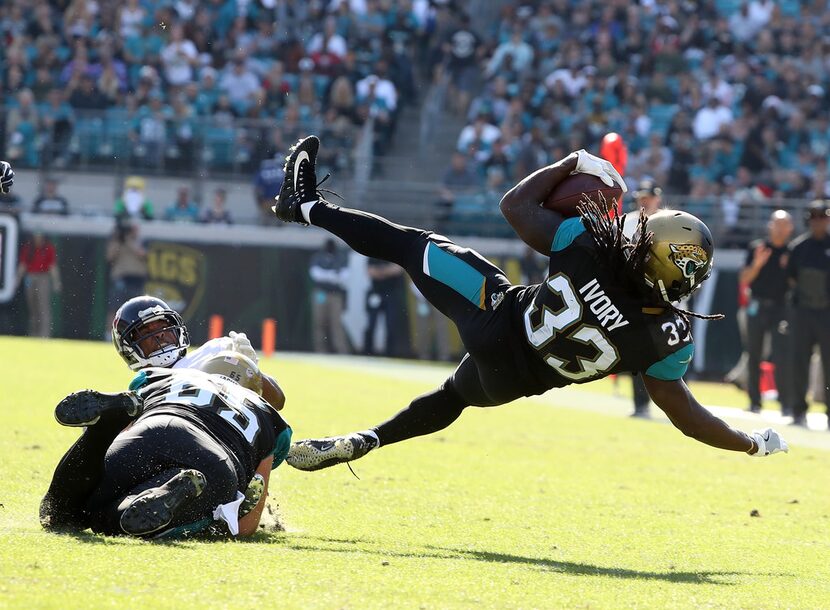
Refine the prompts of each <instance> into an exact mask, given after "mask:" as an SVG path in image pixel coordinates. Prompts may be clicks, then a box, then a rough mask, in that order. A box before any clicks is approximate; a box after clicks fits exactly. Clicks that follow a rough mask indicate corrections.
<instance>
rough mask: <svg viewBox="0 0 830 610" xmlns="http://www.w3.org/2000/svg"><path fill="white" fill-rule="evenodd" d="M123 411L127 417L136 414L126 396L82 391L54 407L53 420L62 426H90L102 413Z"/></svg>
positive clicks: (129, 399)
mask: <svg viewBox="0 0 830 610" xmlns="http://www.w3.org/2000/svg"><path fill="white" fill-rule="evenodd" d="M109 411H123V412H125V413H127V414H128V415H135V413H136V412H137V405H136V402H135V401H134V400H133V399H132V398H130V396H129V395H128V394H125V393H124V392H120V393H118V394H106V393H104V392H96V391H95V390H82V391H80V392H75V393H74V394H70V395H69V396H67V397H66V398H64V399H63V400H62V401H60V402H59V403H58V406H56V407H55V419H56V420H57V421H58V423H59V424H61V425H62V426H73V427H75V426H91V425H93V424H95V423H96V422H97V421H98V420H99V419H101V416H102V415H103V414H104V413H107V412H109Z"/></svg>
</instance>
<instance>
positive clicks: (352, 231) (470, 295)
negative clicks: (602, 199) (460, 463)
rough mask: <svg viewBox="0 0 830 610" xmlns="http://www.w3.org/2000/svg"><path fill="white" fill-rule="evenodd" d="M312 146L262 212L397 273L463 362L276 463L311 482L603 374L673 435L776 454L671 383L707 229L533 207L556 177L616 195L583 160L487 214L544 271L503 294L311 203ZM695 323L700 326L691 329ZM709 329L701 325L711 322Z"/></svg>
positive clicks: (683, 356)
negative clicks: (363, 422) (329, 470)
mask: <svg viewBox="0 0 830 610" xmlns="http://www.w3.org/2000/svg"><path fill="white" fill-rule="evenodd" d="M319 145H320V142H319V140H318V139H317V138H316V137H315V136H309V137H307V138H305V139H302V140H300V141H299V142H298V143H297V144H296V145H295V146H294V147H292V149H291V152H290V154H289V156H288V157H287V159H286V164H285V180H284V182H283V186H282V190H281V191H280V194H279V195H278V197H277V201H276V205H275V206H274V207H273V211H274V213H275V214H276V216H277V217H278V218H279V219H281V220H283V221H287V222H295V223H300V224H305V225H308V224H313V225H314V226H317V227H321V228H323V229H326V230H327V231H329V232H330V233H332V234H334V235H336V236H337V237H339V238H340V239H342V240H343V241H345V242H346V243H347V244H349V246H351V248H352V249H353V250H355V251H356V252H359V253H360V254H363V255H364V256H368V257H374V258H379V259H383V260H386V261H390V262H392V263H396V264H398V265H400V266H401V267H403V268H404V269H405V270H406V271H407V272H408V273H409V275H410V277H411V278H412V280H413V282H414V283H415V285H416V286H417V287H418V289H419V290H420V291H421V292H422V293H423V294H424V295H425V296H426V298H427V299H428V300H429V301H430V302H431V303H432V304H433V305H434V306H435V307H436V308H438V310H440V311H441V312H442V313H443V314H444V315H446V316H447V317H448V318H450V319H451V320H452V321H453V322H454V323H455V325H456V327H457V328H458V331H459V334H460V336H461V340H462V341H463V343H464V346H465V348H466V349H467V354H466V355H465V356H464V358H463V359H462V360H461V363H460V364H459V365H458V367H457V368H456V370H455V372H453V374H452V375H451V376H450V377H449V379H447V380H446V381H445V382H444V383H443V384H442V385H441V386H440V387H439V388H438V389H436V390H434V391H432V392H429V393H427V394H424V395H422V396H419V397H417V398H415V399H414V400H413V401H412V402H411V403H410V404H409V406H408V407H406V408H405V409H403V410H402V411H400V412H399V413H398V414H397V415H395V416H394V417H392V418H391V419H389V420H388V421H386V422H384V423H382V424H380V425H378V426H375V427H374V428H371V429H369V430H365V431H361V432H354V433H351V434H347V435H344V436H336V437H332V438H321V439H308V440H302V441H299V442H297V443H294V444H293V445H292V447H291V449H290V450H289V454H288V458H287V459H286V461H287V462H288V463H289V464H290V465H291V466H293V467H295V468H298V469H301V470H318V469H320V468H326V467H329V466H332V465H334V464H338V463H341V462H349V461H352V460H355V459H358V458H360V457H362V456H364V455H366V453H368V452H369V451H371V450H373V449H377V448H378V447H380V446H383V445H388V444H392V443H397V442H400V441H403V440H406V439H409V438H412V437H415V436H421V435H424V434H431V433H433V432H437V431H438V430H442V429H444V428H446V427H447V426H449V425H450V424H452V422H454V421H455V420H456V419H457V418H458V417H459V416H460V415H461V412H462V411H463V410H464V409H465V408H467V407H468V406H477V407H492V406H497V405H502V404H505V403H508V402H510V401H512V400H515V399H517V398H521V397H522V396H533V395H537V394H542V393H544V392H546V391H547V390H549V389H551V388H558V387H563V386H566V385H569V384H572V383H586V382H588V381H592V380H595V379H600V378H602V377H605V376H607V375H610V374H611V373H620V372H637V373H640V374H642V375H643V376H644V379H645V384H646V387H647V389H648V392H649V394H650V395H651V398H652V400H654V402H655V403H656V404H657V405H658V406H659V407H660V408H661V409H662V410H663V411H665V413H666V414H667V415H668V417H669V419H670V420H671V422H672V423H673V424H674V425H675V426H676V427H677V428H678V429H679V430H680V431H681V432H683V433H684V434H685V435H687V436H690V437H692V438H694V439H696V440H698V441H700V442H702V443H706V444H707V445H711V446H713V447H718V448H720V449H727V450H730V451H743V452H746V453H748V454H749V455H754V456H764V455H770V454H773V453H777V452H779V451H787V443H786V442H785V441H784V439H783V438H781V436H780V435H779V434H778V433H777V432H775V431H774V430H772V429H766V430H764V431H755V432H753V433H752V434H746V433H744V432H742V431H740V430H736V429H734V428H732V427H730V426H729V425H728V424H727V423H726V422H724V421H723V420H721V419H719V418H717V417H715V416H714V415H712V414H711V413H710V412H709V411H708V410H706V409H705V408H704V407H702V406H701V405H700V404H699V403H698V401H697V400H695V398H694V397H693V396H692V394H691V392H690V391H689V389H688V387H686V384H685V383H684V381H683V375H684V374H685V372H686V369H687V367H688V365H689V362H691V360H692V356H693V354H694V344H693V341H692V336H691V333H690V324H689V315H695V316H699V314H693V313H691V312H687V311H684V310H681V309H680V308H678V307H677V306H676V305H673V303H674V302H676V301H679V300H680V299H683V298H685V297H687V296H689V295H690V294H691V293H692V292H693V291H694V290H696V289H697V288H699V287H700V285H701V283H702V282H703V281H705V280H706V278H707V277H709V274H710V272H711V269H712V253H713V244H712V236H711V234H710V233H709V229H708V228H707V227H706V225H705V224H704V223H702V222H701V221H700V220H698V219H697V218H695V217H694V216H692V215H690V214H687V213H685V212H680V211H660V212H657V213H655V214H653V215H652V216H651V217H649V218H646V217H645V215H642V216H641V218H640V224H639V227H638V230H637V232H636V235H635V236H634V238H633V239H631V240H629V239H627V238H625V237H623V235H622V230H621V229H622V227H621V225H622V222H621V218H619V217H617V216H616V214H613V215H611V216H609V215H608V214H607V213H606V212H605V210H601V209H600V208H599V206H597V205H596V204H595V203H591V202H586V205H584V206H582V208H581V210H580V212H579V215H578V216H576V217H568V218H565V217H563V215H561V214H559V213H557V212H555V211H552V210H549V209H546V208H543V207H541V205H540V204H541V202H543V201H545V200H546V199H547V197H548V195H549V194H550V193H551V191H552V190H553V189H554V188H555V187H556V186H557V185H558V184H559V183H560V182H561V181H562V180H564V179H565V178H566V177H568V176H569V175H571V174H574V173H585V174H591V175H594V176H597V177H599V178H600V179H602V181H603V182H604V183H605V184H607V185H609V186H612V185H613V184H614V183H615V182H616V183H617V184H618V185H620V186H621V187H622V188H623V189H624V190H625V186H624V183H623V181H622V179H621V178H620V176H619V174H618V173H617V172H616V170H615V169H614V168H613V166H612V165H611V164H610V163H609V162H607V161H604V160H602V159H600V158H598V157H595V156H593V155H591V154H589V153H587V152H585V151H584V150H580V151H577V152H573V153H571V154H570V155H568V156H567V157H565V158H564V159H562V160H561V161H559V162H557V163H554V164H552V165H549V166H547V167H544V168H542V169H540V170H538V171H536V172H535V173H533V174H531V175H530V176H528V177H527V178H525V179H524V180H522V181H521V182H519V183H518V184H517V185H516V186H514V187H513V188H512V189H511V190H510V191H509V192H508V193H507V194H506V195H505V196H504V198H503V199H502V201H501V204H500V207H501V211H502V213H503V214H504V216H505V218H506V219H507V221H508V222H509V223H510V225H511V226H512V227H513V229H514V230H515V231H516V234H517V235H518V236H519V237H520V238H521V239H522V241H524V242H525V243H526V244H528V245H529V246H531V247H532V248H533V249H535V250H536V251H538V252H540V253H543V254H544V255H546V256H548V257H550V266H549V272H548V275H549V277H548V278H547V279H546V280H545V281H544V282H542V283H541V284H536V285H532V286H513V285H511V284H510V282H509V281H508V280H507V278H506V277H505V275H504V273H503V272H502V271H501V270H500V269H498V268H497V267H495V266H494V265H492V264H491V263H490V262H488V261H487V260H486V259H484V258H483V257H482V256H480V255H479V254H478V253H477V252H475V251H473V250H470V249H467V248H464V247H461V246H458V245H457V244H455V243H453V242H451V241H450V240H448V239H447V238H446V237H444V236H442V235H437V234H435V233H433V232H431V231H425V230H422V229H416V228H412V227H405V226H400V225H396V224H393V223H391V222H389V221H388V220H386V219H384V218H381V217H379V216H376V215H373V214H368V213H365V212H361V211H358V210H351V209H347V208H344V207H340V206H337V205H334V204H332V203H329V202H328V201H326V200H325V199H324V198H323V196H322V194H321V192H320V191H319V190H318V188H317V187H318V183H317V178H316V175H315V159H316V156H317V151H318V148H319ZM699 317H704V316H699ZM710 317H712V316H710Z"/></svg>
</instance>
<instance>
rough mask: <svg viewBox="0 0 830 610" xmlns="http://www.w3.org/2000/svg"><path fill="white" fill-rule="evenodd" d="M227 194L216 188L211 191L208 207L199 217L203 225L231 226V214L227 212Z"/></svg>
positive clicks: (223, 190)
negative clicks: (211, 196)
mask: <svg viewBox="0 0 830 610" xmlns="http://www.w3.org/2000/svg"><path fill="white" fill-rule="evenodd" d="M227 199H228V193H227V191H226V190H225V189H223V188H217V189H216V190H214V191H213V199H212V200H211V204H210V207H209V208H207V209H206V210H205V211H204V213H203V214H202V217H201V222H203V223H205V224H225V225H231V224H233V220H232V219H231V213H230V212H229V211H228V210H227V207H226V206H227Z"/></svg>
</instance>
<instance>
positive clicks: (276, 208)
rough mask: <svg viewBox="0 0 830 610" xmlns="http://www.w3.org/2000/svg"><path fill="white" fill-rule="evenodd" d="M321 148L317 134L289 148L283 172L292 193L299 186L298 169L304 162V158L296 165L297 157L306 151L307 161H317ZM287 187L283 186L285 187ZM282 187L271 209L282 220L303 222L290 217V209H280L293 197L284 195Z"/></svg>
mask: <svg viewBox="0 0 830 610" xmlns="http://www.w3.org/2000/svg"><path fill="white" fill-rule="evenodd" d="M319 149H320V139H319V138H318V137H317V136H307V137H305V138H302V139H300V140H298V141H297V142H296V143H295V144H294V145H293V146H292V147H291V148H289V149H288V156H287V157H286V158H285V164H284V165H283V173H284V175H285V184H290V185H291V193H292V195H293V193H294V192H295V190H296V186H297V184H296V183H297V171H296V170H297V169H299V167H298V166H299V165H300V164H302V162H303V161H302V160H301V161H300V163H299V164H297V167H294V164H295V163H296V160H297V158H298V157H299V155H300V154H302V153H303V152H305V153H306V154H307V159H306V162H307V163H312V164H314V163H316V161H317V152H318V151H319ZM284 188H285V187H283V189H284ZM283 189H280V194H279V195H278V196H277V198H276V199H277V203H276V204H275V205H273V206H271V211H273V212H274V214H275V215H276V216H277V218H279V219H280V220H283V221H287V222H292V221H293V222H301V219H290V218H288V217H290V216H291V215H292V214H291V212H290V211H282V212H281V211H280V205H281V204H282V205H286V204H287V202H288V200H289V199H290V198H291V195H289V196H286V197H283V196H282V195H283V192H284V190H283Z"/></svg>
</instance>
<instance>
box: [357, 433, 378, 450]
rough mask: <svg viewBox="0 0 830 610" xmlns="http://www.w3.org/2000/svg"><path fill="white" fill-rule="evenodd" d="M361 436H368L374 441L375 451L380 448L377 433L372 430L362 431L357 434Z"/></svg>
mask: <svg viewBox="0 0 830 610" xmlns="http://www.w3.org/2000/svg"><path fill="white" fill-rule="evenodd" d="M358 434H360V435H361V436H368V437H370V438H373V439H375V449H377V448H378V447H380V439H379V438H378V433H377V432H375V431H374V430H363V431H362V432H358Z"/></svg>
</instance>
